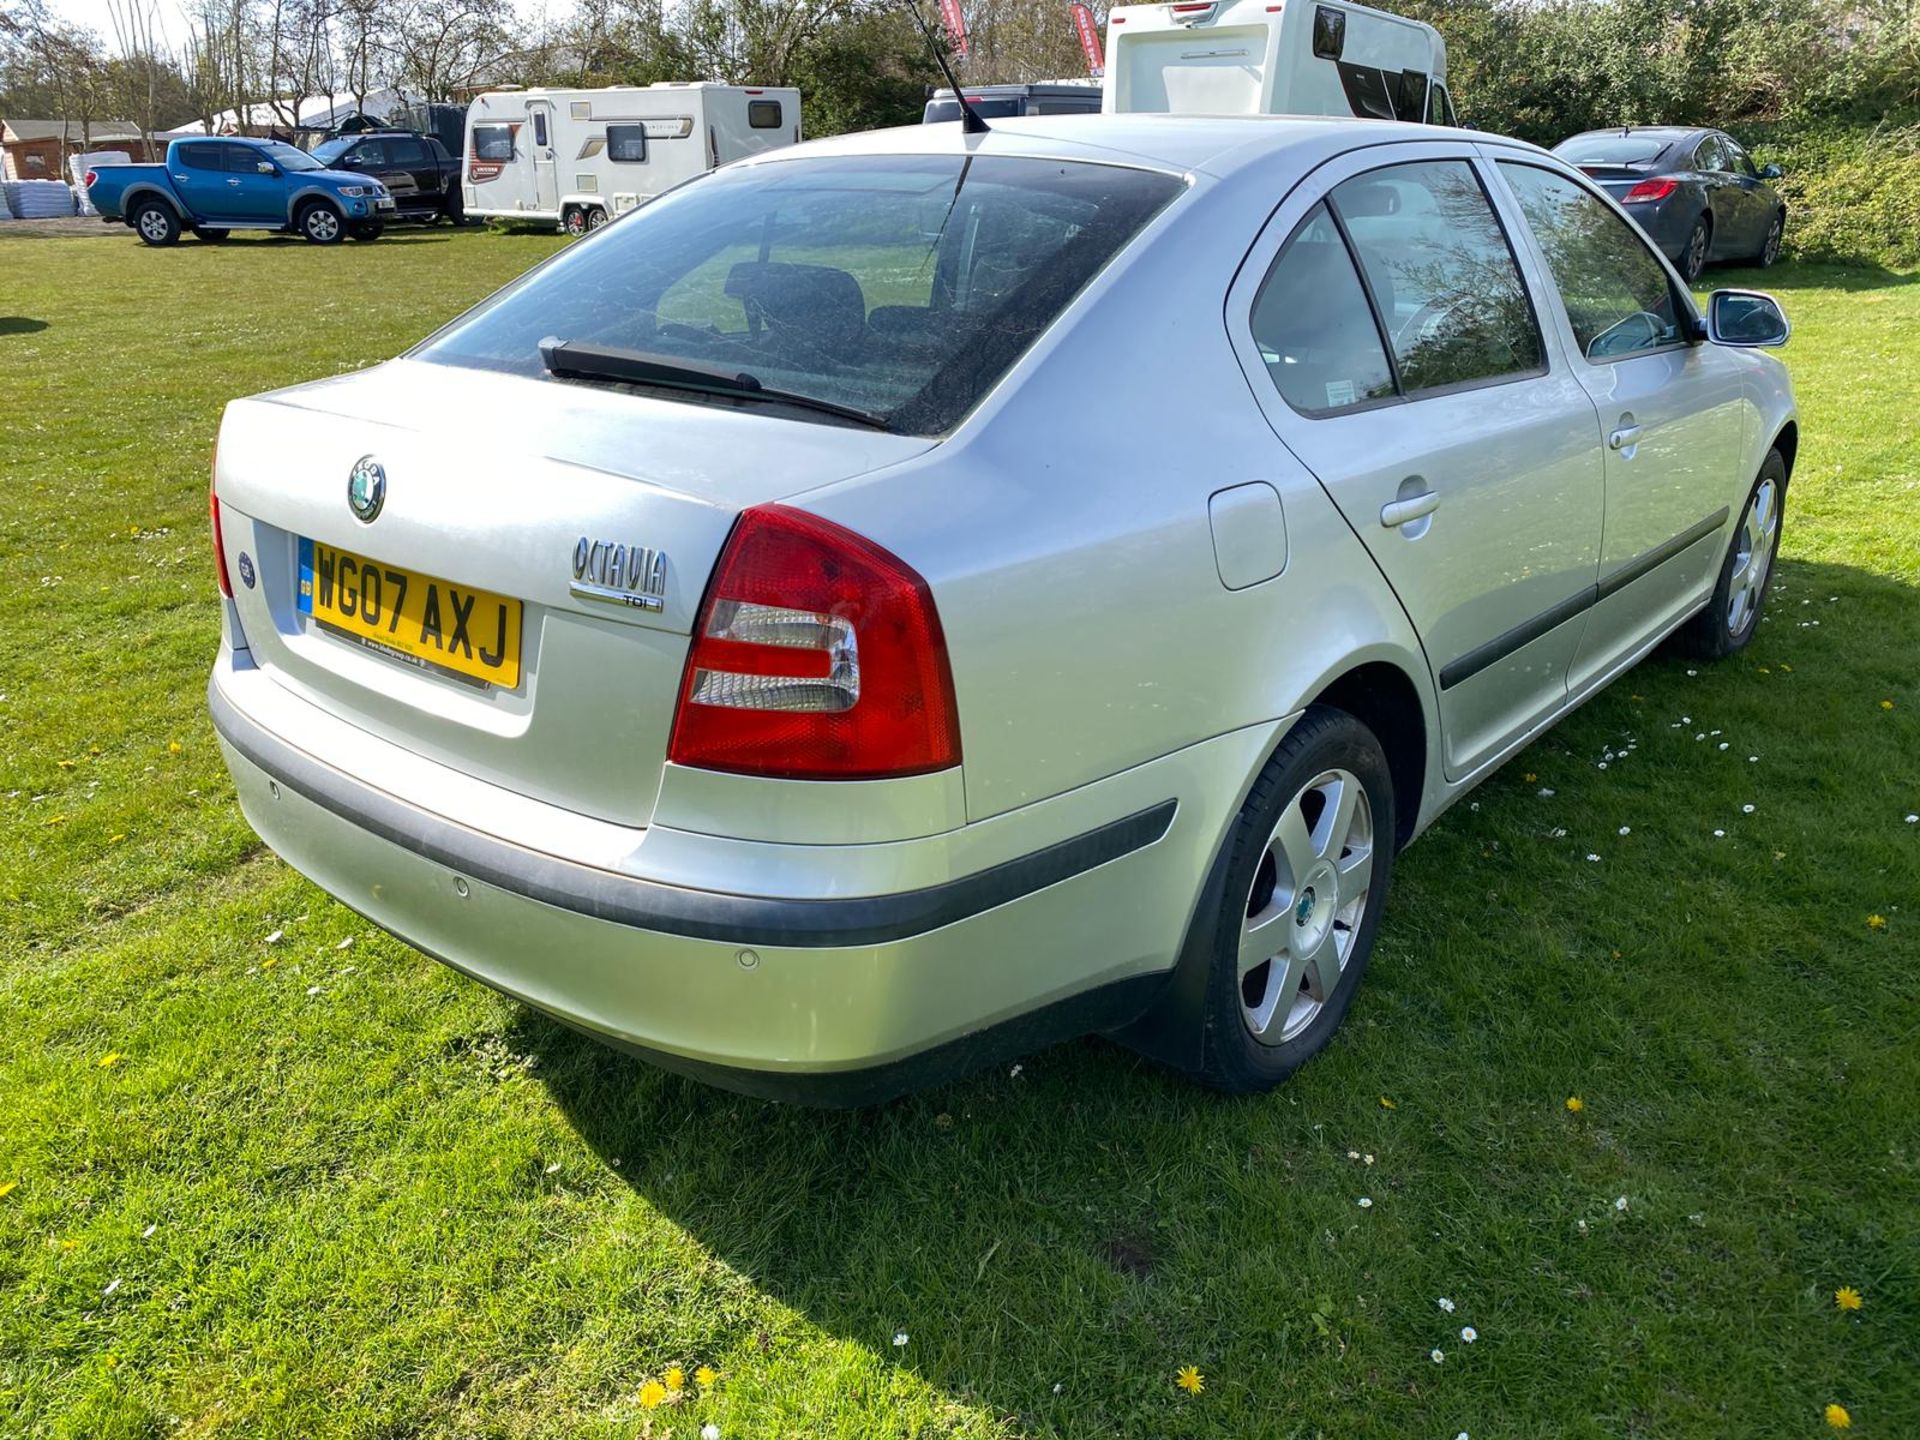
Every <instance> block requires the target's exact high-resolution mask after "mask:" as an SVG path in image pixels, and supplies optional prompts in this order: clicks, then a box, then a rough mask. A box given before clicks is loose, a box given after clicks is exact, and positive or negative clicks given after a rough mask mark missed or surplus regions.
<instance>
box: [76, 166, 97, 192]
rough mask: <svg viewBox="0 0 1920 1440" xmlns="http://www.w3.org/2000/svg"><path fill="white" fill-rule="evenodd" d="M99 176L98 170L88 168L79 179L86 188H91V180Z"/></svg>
mask: <svg viewBox="0 0 1920 1440" xmlns="http://www.w3.org/2000/svg"><path fill="white" fill-rule="evenodd" d="M99 178H100V172H99V171H98V170H89V171H87V173H86V175H85V176H84V177H83V178H82V179H81V181H80V183H81V184H82V185H84V186H86V187H87V189H89V190H91V189H92V188H93V182H94V181H96V180H98V179H99Z"/></svg>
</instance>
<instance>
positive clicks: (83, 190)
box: [67, 150, 133, 215]
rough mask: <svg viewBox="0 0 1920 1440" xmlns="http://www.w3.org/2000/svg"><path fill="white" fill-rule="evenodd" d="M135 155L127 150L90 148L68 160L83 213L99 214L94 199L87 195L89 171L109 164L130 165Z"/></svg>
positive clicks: (81, 212)
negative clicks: (94, 206) (94, 205)
mask: <svg viewBox="0 0 1920 1440" xmlns="http://www.w3.org/2000/svg"><path fill="white" fill-rule="evenodd" d="M132 162H133V156H132V155H131V154H130V153H129V152H127V151H125V150H89V151H88V152H87V153H86V154H84V155H74V156H72V157H70V158H69V159H68V161H67V170H68V172H69V173H70V174H71V175H72V176H73V198H74V201H75V203H76V204H77V205H78V206H79V213H80V214H82V215H98V214H99V213H100V212H99V211H98V210H96V209H94V208H93V201H92V200H90V199H89V198H88V197H87V171H89V170H99V169H102V168H104V167H105V166H108V165H128V164H131V163H132Z"/></svg>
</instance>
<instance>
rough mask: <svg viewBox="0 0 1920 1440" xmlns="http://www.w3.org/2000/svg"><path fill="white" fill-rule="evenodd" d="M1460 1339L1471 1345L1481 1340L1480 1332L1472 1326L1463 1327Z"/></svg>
mask: <svg viewBox="0 0 1920 1440" xmlns="http://www.w3.org/2000/svg"><path fill="white" fill-rule="evenodd" d="M1460 1338H1461V1339H1462V1340H1464V1341H1466V1342H1467V1344H1469V1345H1471V1344H1472V1343H1473V1342H1474V1341H1476V1340H1478V1339H1479V1338H1480V1332H1479V1331H1478V1330H1476V1329H1474V1328H1473V1327H1472V1326H1471V1325H1463V1326H1461V1327H1460Z"/></svg>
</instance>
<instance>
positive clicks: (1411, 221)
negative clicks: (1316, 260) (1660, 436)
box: [1331, 160, 1545, 395]
mask: <svg viewBox="0 0 1920 1440" xmlns="http://www.w3.org/2000/svg"><path fill="white" fill-rule="evenodd" d="M1331 202H1332V206H1333V209H1334V212H1335V213H1336V214H1337V215H1338V216H1339V218H1340V222H1341V224H1342V225H1343V226H1344V227H1345V229H1346V232H1347V236H1348V238H1349V239H1350V240H1351V242H1352V244H1353V252H1354V255H1355V258H1357V259H1358V261H1359V262H1360V271H1361V274H1362V275H1363V277H1364V278H1365V280H1366V283H1367V290H1368V293H1369V294H1370V296H1371V297H1372V300H1373V304H1374V309H1375V313H1376V314H1377V315H1378V316H1379V318H1380V322H1381V326H1382V328H1383V329H1384V330H1385V331H1386V333H1387V336H1388V338H1389V340H1390V341H1391V343H1392V348H1393V360H1394V369H1395V373H1396V376H1397V378H1398V380H1399V384H1400V389H1401V391H1402V393H1404V394H1408V395H1412V394H1416V393H1418V392H1420V391H1423V390H1438V389H1444V388H1447V387H1449V386H1456V385H1469V384H1475V383H1481V382H1486V381H1491V380H1500V379H1507V378H1513V377H1518V376H1522V375H1532V374H1539V373H1541V372H1542V371H1543V370H1544V369H1545V363H1544V351H1543V349H1542V346H1541V341H1540V330H1539V326H1538V325H1537V324H1536V323H1535V321H1534V316H1533V307H1532V305H1531V304H1530V303H1529V301H1528V299H1527V292H1526V287H1525V285H1523V284H1522V283H1521V280H1520V269H1519V266H1518V264H1517V263H1516V262H1515V260H1514V257H1513V251H1512V249H1511V248H1509V246H1508V244H1507V237H1506V235H1505V233H1504V232H1503V231H1502V230H1501V228H1500V222H1499V220H1498V219H1496V218H1495V216H1494V213H1493V206H1492V204H1491V203H1490V202H1489V201H1488V199H1487V196H1486V192H1485V191H1483V190H1482V189H1481V188H1480V181H1479V179H1478V178H1477V177H1476V176H1475V175H1474V173H1473V169H1472V167H1471V166H1469V165H1468V164H1467V163H1466V162H1465V161H1464V160H1436V161H1420V162H1416V163H1413V164H1407V165H1392V166H1388V167H1386V168H1384V169H1380V170H1371V171H1368V172H1367V173H1366V174H1364V175H1357V176H1355V177H1354V178H1353V179H1351V180H1348V181H1345V182H1343V183H1342V184H1340V185H1338V186H1336V187H1335V188H1334V191H1333V194H1332V196H1331Z"/></svg>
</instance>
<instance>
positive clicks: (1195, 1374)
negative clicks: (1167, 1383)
mask: <svg viewBox="0 0 1920 1440" xmlns="http://www.w3.org/2000/svg"><path fill="white" fill-rule="evenodd" d="M1173 1383H1174V1384H1176V1385H1178V1386H1179V1387H1180V1388H1181V1389H1182V1390H1184V1391H1186V1392H1187V1393H1188V1394H1189V1395H1198V1394H1199V1393H1200V1392H1201V1391H1202V1390H1204V1389H1206V1388H1207V1377H1206V1376H1204V1375H1202V1374H1201V1373H1200V1367H1199V1366H1197V1365H1189V1366H1187V1368H1186V1369H1184V1370H1182V1371H1181V1372H1180V1373H1179V1374H1178V1375H1176V1376H1174V1377H1173Z"/></svg>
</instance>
